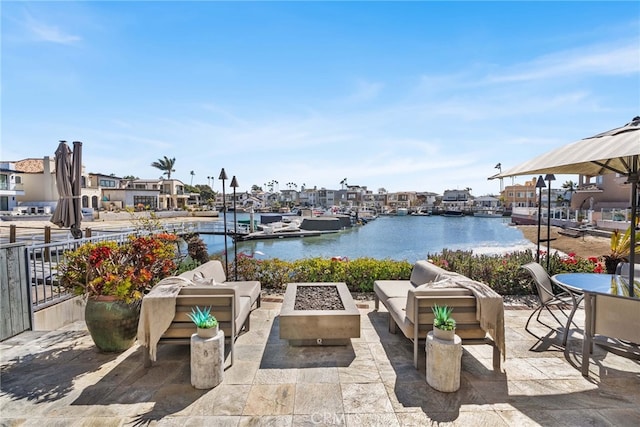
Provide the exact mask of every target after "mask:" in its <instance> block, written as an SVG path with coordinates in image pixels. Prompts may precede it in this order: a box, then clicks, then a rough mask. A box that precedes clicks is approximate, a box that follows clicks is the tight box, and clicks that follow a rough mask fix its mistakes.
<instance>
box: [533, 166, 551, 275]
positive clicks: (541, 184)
mask: <svg viewBox="0 0 640 427" xmlns="http://www.w3.org/2000/svg"><path fill="white" fill-rule="evenodd" d="M546 186H547V185H546V184H545V183H544V179H542V175H540V176H539V177H538V180H537V181H536V188H537V189H538V250H537V251H536V262H537V263H539V262H540V221H541V220H542V189H543V188H544V187H546ZM548 258H549V254H547V259H548Z"/></svg>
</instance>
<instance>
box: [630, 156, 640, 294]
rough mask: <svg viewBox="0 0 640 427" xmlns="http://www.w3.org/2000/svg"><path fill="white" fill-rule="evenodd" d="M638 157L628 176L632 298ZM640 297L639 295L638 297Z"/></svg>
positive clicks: (631, 292)
mask: <svg viewBox="0 0 640 427" xmlns="http://www.w3.org/2000/svg"><path fill="white" fill-rule="evenodd" d="M638 157H639V156H634V159H632V160H633V161H632V163H631V164H633V165H634V166H633V167H634V169H635V170H633V171H631V173H630V174H629V182H630V183H631V225H630V226H631V236H630V237H631V242H630V243H631V244H630V246H629V249H630V250H629V295H631V296H634V295H635V294H634V279H635V278H634V275H635V268H634V267H635V261H636V259H635V258H636V244H637V242H636V221H637V218H638V211H637V210H638V185H639V184H640V179H639V177H638ZM638 297H640V295H638Z"/></svg>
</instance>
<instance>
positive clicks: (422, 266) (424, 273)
mask: <svg viewBox="0 0 640 427" xmlns="http://www.w3.org/2000/svg"><path fill="white" fill-rule="evenodd" d="M447 274H449V272H448V271H447V270H445V269H444V268H440V267H438V266H437V265H435V264H433V263H430V262H429V261H426V260H419V261H417V262H416V263H415V264H414V265H413V270H411V277H410V278H409V281H410V282H411V284H412V285H413V286H420V285H422V284H424V283H427V282H436V281H438V280H441V279H442V278H444V277H445V276H446V275H447Z"/></svg>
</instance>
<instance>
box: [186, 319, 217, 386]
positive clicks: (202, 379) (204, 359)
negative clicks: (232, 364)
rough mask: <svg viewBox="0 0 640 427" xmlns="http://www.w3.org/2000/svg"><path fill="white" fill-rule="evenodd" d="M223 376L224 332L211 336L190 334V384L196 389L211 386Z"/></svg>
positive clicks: (215, 384)
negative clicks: (204, 336) (202, 336)
mask: <svg viewBox="0 0 640 427" xmlns="http://www.w3.org/2000/svg"><path fill="white" fill-rule="evenodd" d="M223 376H224V332H223V331H222V330H219V331H218V333H217V335H215V336H214V337H213V338H201V337H199V336H198V334H193V335H191V385H192V386H194V387H195V388H197V389H207V388H213V387H215V386H217V385H218V384H220V383H221V382H222V380H223Z"/></svg>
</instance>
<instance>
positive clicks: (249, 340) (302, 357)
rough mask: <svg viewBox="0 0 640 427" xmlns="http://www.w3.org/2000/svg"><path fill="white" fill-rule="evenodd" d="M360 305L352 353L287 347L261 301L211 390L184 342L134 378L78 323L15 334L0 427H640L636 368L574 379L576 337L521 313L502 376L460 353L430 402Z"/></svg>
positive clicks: (0, 347) (407, 360)
mask: <svg viewBox="0 0 640 427" xmlns="http://www.w3.org/2000/svg"><path fill="white" fill-rule="evenodd" d="M360 305H361V306H362V307H368V308H361V310H360V311H361V314H362V321H361V324H362V329H361V330H362V335H361V337H360V338H359V339H354V340H352V344H351V345H349V346H346V347H290V346H289V345H288V344H287V342H286V341H281V340H280V339H279V336H278V335H279V334H278V318H277V315H278V312H279V309H280V304H278V303H273V302H264V303H263V306H262V308H260V309H258V310H255V311H254V312H253V313H252V315H251V331H249V332H247V333H245V334H243V335H242V336H240V338H239V339H238V340H237V341H236V343H237V344H236V347H235V348H236V356H235V363H234V365H233V367H230V368H228V369H227V370H226V372H225V377H224V381H223V383H222V384H220V385H219V386H218V387H216V388H214V389H212V390H196V389H194V388H193V387H192V386H191V384H190V367H189V346H171V345H165V346H160V348H159V352H158V361H157V362H156V363H155V364H154V365H153V367H151V368H149V369H144V368H143V366H142V363H141V357H142V354H141V351H140V350H139V348H138V347H137V346H135V347H133V348H132V349H130V350H128V351H126V352H124V353H121V354H101V353H99V352H97V351H96V349H95V347H94V346H93V343H92V341H91V337H90V336H89V335H88V333H87V332H86V330H85V329H84V324H83V322H79V323H76V324H74V325H73V326H72V327H69V328H65V329H64V330H58V331H54V332H48V333H43V332H27V333H23V334H21V335H19V336H17V337H14V338H11V339H9V340H6V341H4V342H2V343H0V351H1V356H0V358H1V366H2V371H1V377H0V381H1V384H0V389H1V392H0V425H2V426H14V425H21V426H40V427H42V426H52V425H55V426H120V425H123V426H124V425H134V426H135V425H148V424H150V425H176V426H178V425H179V426H250V425H257V426H262V425H270V426H334V425H341V426H385V427H386V426H398V425H400V426H428V425H460V426H527V425H549V426H561V425H568V426H587V425H595V426H607V425H610V426H637V425H640V362H638V361H636V360H630V359H625V358H622V357H619V356H616V355H615V354H613V353H608V352H605V351H603V350H602V349H600V348H597V347H596V354H595V356H594V357H593V358H592V359H591V373H590V379H586V378H584V377H582V376H581V375H580V371H579V364H580V361H581V355H580V350H581V343H582V340H581V336H580V335H579V331H576V330H574V331H572V335H571V340H570V342H569V345H568V349H567V351H566V352H565V351H564V350H562V349H559V348H558V347H556V346H555V344H557V343H558V342H559V337H557V335H556V333H555V332H553V331H551V332H550V331H549V329H545V328H544V327H540V325H538V327H536V328H535V331H534V332H536V334H538V335H539V336H541V337H542V339H541V340H536V339H535V338H534V337H532V336H531V335H530V334H528V333H527V332H526V331H525V330H524V324H525V322H526V319H527V317H528V315H529V314H530V313H531V312H530V310H515V309H510V310H507V311H506V326H507V331H506V337H507V352H508V353H507V361H506V362H505V363H504V367H503V368H504V369H503V372H493V371H492V370H491V348H490V347H489V346H466V347H465V348H464V354H463V358H462V364H463V366H462V376H461V388H460V390H459V391H457V392H455V393H440V392H438V391H435V390H433V389H432V388H431V387H429V385H428V384H427V383H426V381H425V358H424V353H423V354H422V355H421V358H420V369H419V370H416V369H414V367H413V362H412V344H411V343H410V341H409V340H408V339H406V338H404V337H403V336H402V335H401V334H400V335H393V334H390V333H389V332H388V330H387V313H386V312H384V311H380V312H375V311H373V303H372V302H365V303H360ZM581 315H582V313H580V312H578V315H577V319H576V322H577V324H578V325H580V327H582V323H581V322H583V316H581ZM548 317H549V320H551V318H550V316H548ZM534 323H535V322H534ZM227 363H229V358H227Z"/></svg>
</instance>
